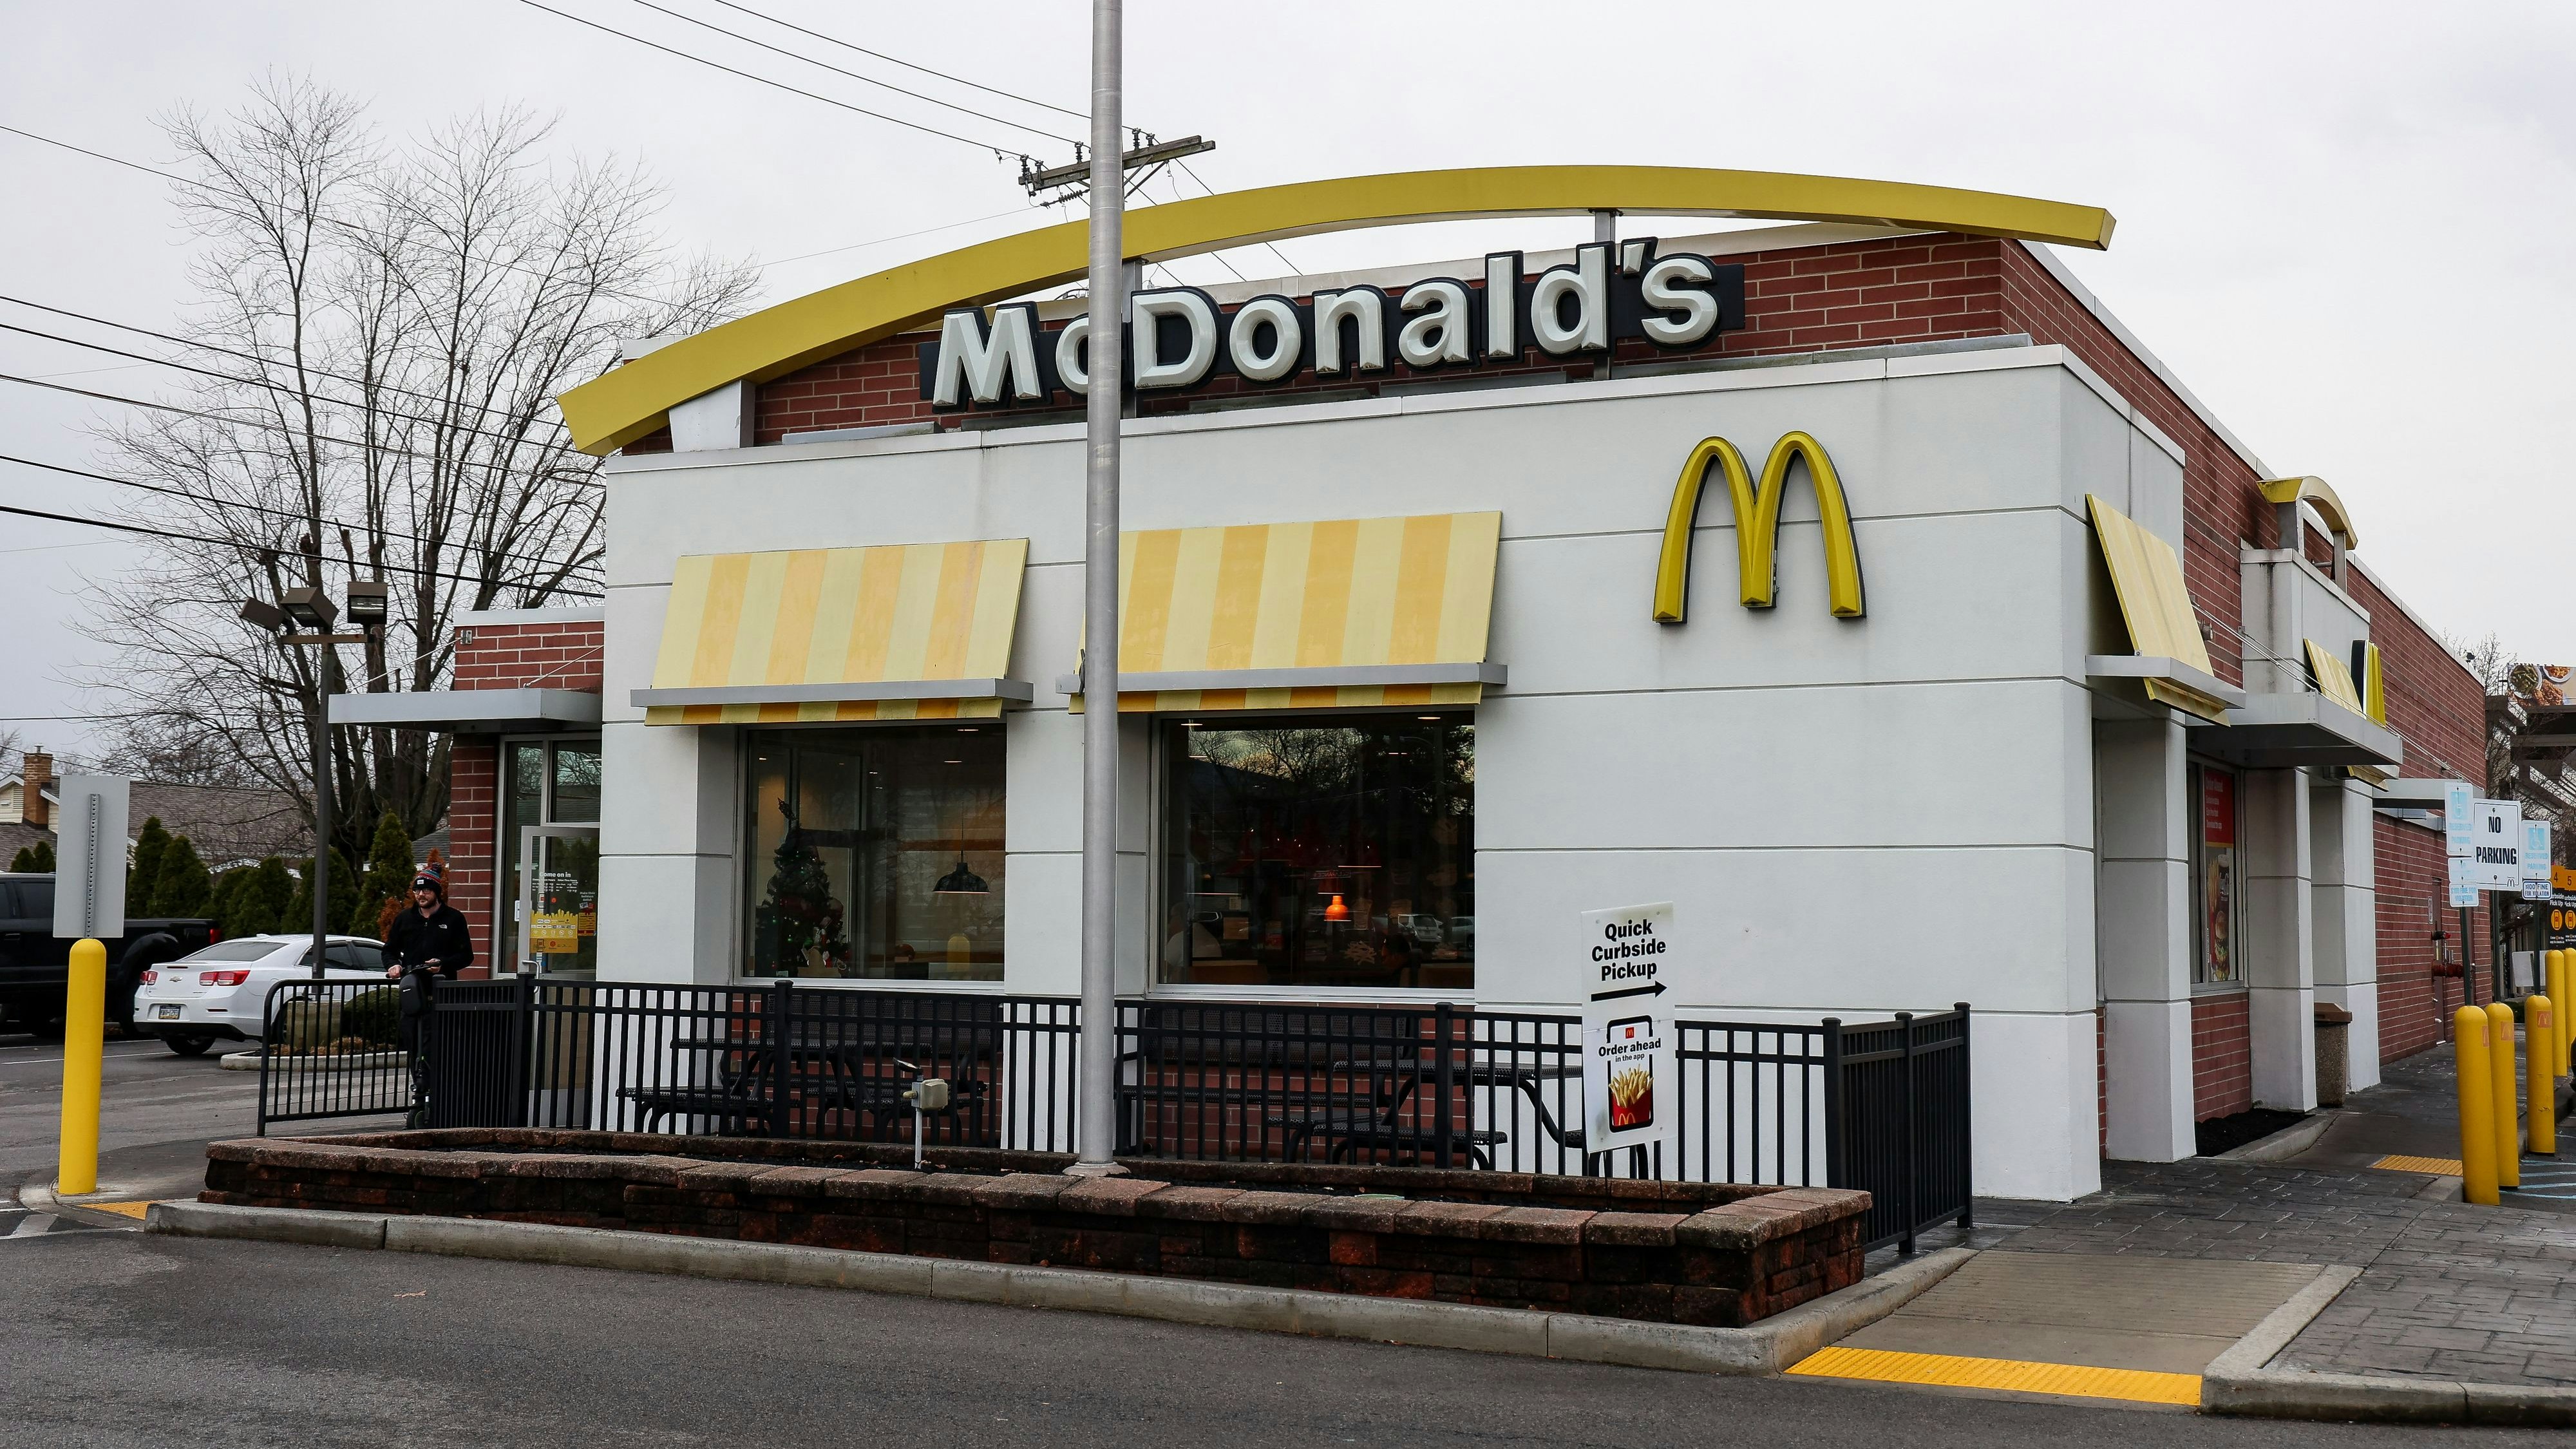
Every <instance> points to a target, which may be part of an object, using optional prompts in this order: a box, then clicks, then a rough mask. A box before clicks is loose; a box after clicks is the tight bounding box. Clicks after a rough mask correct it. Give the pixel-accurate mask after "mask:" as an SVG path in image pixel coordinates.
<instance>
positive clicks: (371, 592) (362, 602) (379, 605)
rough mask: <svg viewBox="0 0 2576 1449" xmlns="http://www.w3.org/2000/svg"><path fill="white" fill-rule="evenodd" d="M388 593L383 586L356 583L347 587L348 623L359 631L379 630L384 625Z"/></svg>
mask: <svg viewBox="0 0 2576 1449" xmlns="http://www.w3.org/2000/svg"><path fill="white" fill-rule="evenodd" d="M388 600H389V595H388V592H387V590H386V588H385V586H384V585H383V584H380V583H366V582H357V583H352V584H350V585H349V622H350V623H352V624H355V625H357V626H358V627H359V628H361V629H381V628H383V627H384V625H385V614H386V605H387V603H388Z"/></svg>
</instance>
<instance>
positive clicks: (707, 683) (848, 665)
mask: <svg viewBox="0 0 2576 1449" xmlns="http://www.w3.org/2000/svg"><path fill="white" fill-rule="evenodd" d="M1028 556H1029V541H1028V540H1027V539H1024V538H1002V539H987V540H983V541H980V542H969V543H913V544H888V545H883V546H879V547H874V548H813V549H790V550H783V551H780V552H775V553H718V554H692V555H689V556H687V557H684V558H682V559H681V560H680V561H679V565H678V568H677V569H676V570H675V571H674V573H673V575H672V579H671V600H670V604H669V606H668V608H667V609H666V610H665V612H664V614H663V616H662V649H661V653H660V654H659V656H657V657H656V659H655V660H654V664H653V687H652V688H650V689H639V690H636V691H635V693H634V703H635V704H637V705H639V706H642V707H643V709H644V719H645V722H646V723H647V724H796V723H805V722H827V721H833V720H896V719H959V718H972V717H977V716H992V715H998V714H1000V713H1001V712H1002V701H1003V700H1005V699H1010V700H1017V701H1022V702H1025V701H1027V700H1028V699H1029V698H1030V689H1029V686H1028V685H1027V684H1026V683H1024V682H1022V681H1019V680H1014V679H1008V678H1004V677H1003V676H1004V675H1006V674H1007V673H1008V672H1009V670H1010V660H1011V634H1012V630H1013V629H1014V628H1015V627H1017V625H1018V622H1019V614H1020V572H1021V570H1022V568H1023V567H1024V566H1025V565H1026V564H1027V563H1028Z"/></svg>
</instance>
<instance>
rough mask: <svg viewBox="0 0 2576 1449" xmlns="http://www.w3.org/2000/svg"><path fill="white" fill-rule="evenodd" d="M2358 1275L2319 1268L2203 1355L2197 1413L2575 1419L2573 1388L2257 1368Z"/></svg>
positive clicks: (2522, 1421)
mask: <svg viewBox="0 0 2576 1449" xmlns="http://www.w3.org/2000/svg"><path fill="white" fill-rule="evenodd" d="M2360 1276H2361V1270H2360V1269H2359V1268H2346V1267H2332V1268H2327V1269H2325V1270H2324V1271H2323V1272H2320V1273H2319V1274H2317V1278H2316V1281H2315V1282H2313V1283H2310V1284H2309V1285H2308V1286H2307V1287H2305V1288H2302V1289H2300V1290H2299V1291H2298V1292H2297V1293H2296V1294H2295V1295H2293V1296H2292V1297H2291V1299H2290V1301H2289V1302H2287V1303H2284V1304H2282V1305H2281V1306H2280V1307H2278V1308H2276V1309H2274V1310H2272V1313H2271V1315H2270V1316H2269V1317H2267V1318H2265V1319H2264V1320H2263V1321H2262V1322H2261V1323H2258V1324H2256V1325H2255V1326H2254V1331H2253V1332H2251V1333H2249V1334H2247V1335H2245V1336H2244V1337H2243V1338H2240V1339H2238V1340H2237V1341H2236V1346H2235V1347H2233V1348H2230V1349H2229V1350H2227V1351H2226V1352H2225V1353H2222V1354H2220V1355H2219V1356H2218V1357H2217V1358H2215V1359H2213V1360H2211V1361H2210V1365H2209V1367H2208V1368H2206V1369H2204V1370H2202V1371H2201V1376H2200V1409H2201V1412H2202V1413H2205V1414H2230V1415H2237V1416H2241V1417H2245V1418H2260V1419H2338V1420H2366V1421H2369V1422H2373V1423H2382V1424H2519V1425H2526V1426H2535V1427H2537V1426H2559V1427H2565V1426H2571V1425H2576V1389H2562V1388H2543V1387H2539V1386H2526V1385H2521V1384H2467V1383H2453V1382H2450V1381H2448V1380H2444V1379H2400V1378H2382V1377H2373V1376H2367V1375H2362V1374H2320V1373H2305V1372H2301V1371H2299V1370H2295V1369H2274V1368H2266V1367H2264V1365H2265V1364H2268V1363H2270V1362H2271V1361H2272V1360H2273V1359H2274V1358H2275V1357H2277V1356H2278V1355H2279V1354H2280V1352H2281V1350H2283V1349H2285V1348H2288V1347H2289V1346H2290V1341H2291V1340H2292V1339H2294V1338H2297V1337H2298V1336H2299V1331H2300V1330H2301V1329H2304V1328H2306V1327H2307V1326H2308V1324H2309V1323H2310V1322H2312V1321H2313V1320H2314V1319H2315V1318H2316V1316H2317V1315H2318V1314H2320V1313H2323V1312H2324V1311H2325V1308H2326V1305H2327V1304H2329V1303H2332V1302H2333V1301H2334V1300H2335V1297H2336V1295H2338V1294H2340V1293H2342V1292H2343V1290H2344V1289H2345V1288H2347V1287H2350V1286H2351V1284H2352V1281H2353V1280H2354V1279H2356V1278H2358V1277H2360Z"/></svg>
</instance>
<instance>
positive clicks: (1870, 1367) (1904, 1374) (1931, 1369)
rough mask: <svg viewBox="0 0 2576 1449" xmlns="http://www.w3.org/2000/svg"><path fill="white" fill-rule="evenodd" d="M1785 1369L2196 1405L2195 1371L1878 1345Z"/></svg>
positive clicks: (1837, 1351)
mask: <svg viewBox="0 0 2576 1449" xmlns="http://www.w3.org/2000/svg"><path fill="white" fill-rule="evenodd" d="M1789 1372H1791V1373H1793V1374H1805V1375H1807V1376H1809V1377H1811V1378H1828V1379H1867V1380H1871V1381H1873V1382H1876V1383H1884V1384H1935V1385H1940V1386H1942V1387H1945V1388H1960V1389H2008V1390H2011V1391H2013V1392H2015V1393H2024V1394H2059V1395H2063V1396H2067V1397H2071V1398H2085V1399H2124V1400H2127V1401H2129V1402H2131V1403H2140V1404H2182V1405H2186V1406H2193V1407H2197V1406H2198V1405H2199V1403H2200V1375H2198V1374H2167V1373H2154V1372H2151V1371H2149V1370H2146V1369H2111V1368H2084V1367H2081V1366H2078V1365H2075V1364H2064V1363H2030V1362H2026V1361H2024V1360H2020V1359H2008V1358H1956V1357H1953V1356H1951V1355H1949V1354H1939V1353H1894V1352H1891V1351H1889V1350H1886V1349H1878V1348H1827V1349H1819V1350H1818V1351H1816V1352H1815V1353H1813V1354H1810V1355H1808V1356H1807V1357H1806V1358H1805V1359H1802V1360H1800V1361H1799V1362H1798V1363H1797V1364H1796V1365H1794V1366H1792V1367H1791V1368H1790V1370H1789Z"/></svg>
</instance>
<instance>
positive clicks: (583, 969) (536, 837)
mask: <svg viewBox="0 0 2576 1449" xmlns="http://www.w3.org/2000/svg"><path fill="white" fill-rule="evenodd" d="M518 915H519V969H520V970H522V971H534V972H537V973H539V974H541V975H549V976H578V977H582V978H584V979H589V978H593V977H595V976H596V975H597V974H598V971H599V827H598V826H596V825H528V826H522V827H521V828H520V830H519V911H518Z"/></svg>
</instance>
